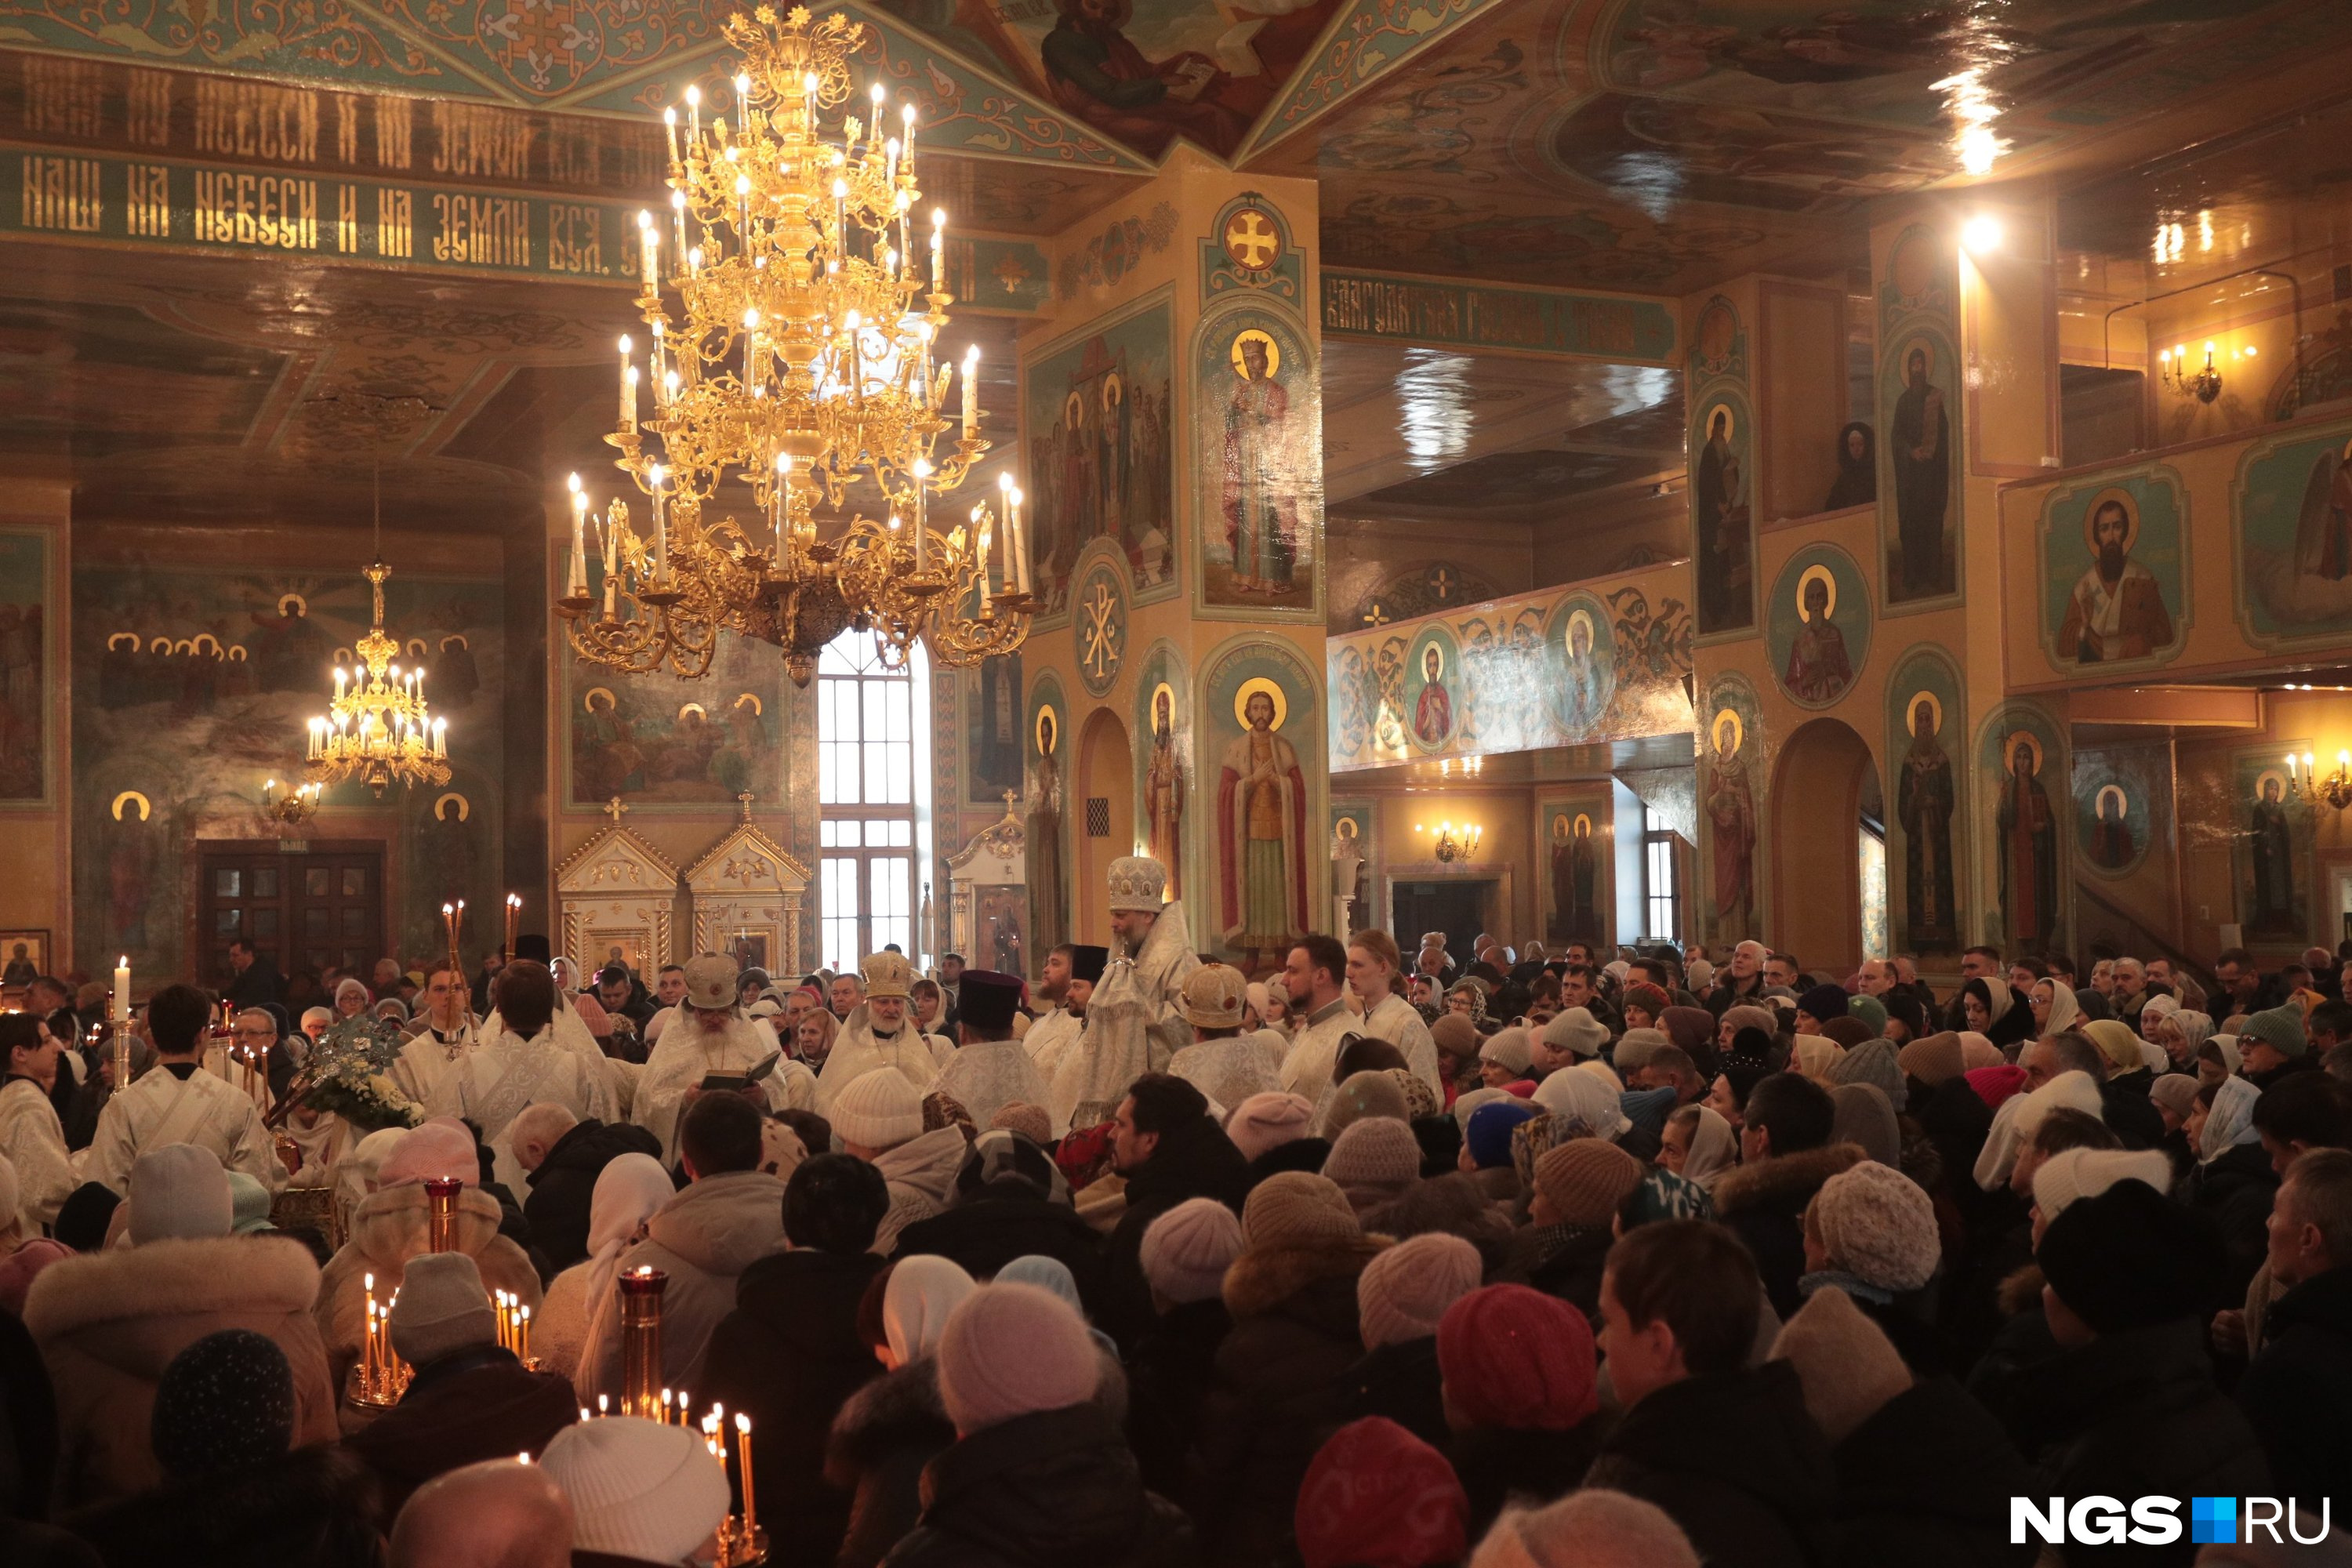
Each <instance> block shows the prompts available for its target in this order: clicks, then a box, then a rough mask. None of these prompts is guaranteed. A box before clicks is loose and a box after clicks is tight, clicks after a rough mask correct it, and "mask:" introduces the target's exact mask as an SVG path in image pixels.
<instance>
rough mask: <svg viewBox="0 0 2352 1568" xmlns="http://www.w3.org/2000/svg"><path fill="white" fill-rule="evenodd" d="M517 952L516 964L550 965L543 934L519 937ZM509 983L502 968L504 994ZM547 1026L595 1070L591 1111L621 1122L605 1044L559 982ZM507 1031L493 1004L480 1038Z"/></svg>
mask: <svg viewBox="0 0 2352 1568" xmlns="http://www.w3.org/2000/svg"><path fill="white" fill-rule="evenodd" d="M515 951H516V952H518V953H519V954H520V958H518V959H517V960H516V962H517V963H537V964H539V965H541V967H546V965H547V963H548V942H547V939H546V938H545V937H543V936H532V935H530V934H528V933H526V934H525V935H523V936H521V937H519V938H517V939H516V941H515ZM508 967H509V968H511V967H512V965H511V964H509V966H508ZM549 974H550V979H551V981H552V978H553V971H552V970H550V972H549ZM506 984H507V975H506V971H505V970H500V971H499V991H500V992H501V993H503V992H504V991H505V989H506ZM548 1026H549V1027H550V1028H551V1029H553V1030H554V1031H555V1043H556V1044H557V1045H558V1046H561V1047H563V1049H565V1050H567V1051H569V1052H571V1053H572V1055H573V1056H574V1057H577V1058H579V1059H580V1062H581V1065H582V1066H583V1067H587V1068H593V1069H594V1070H593V1072H592V1073H591V1074H590V1078H591V1079H592V1082H591V1092H592V1093H593V1095H594V1096H595V1101H596V1108H595V1110H593V1111H592V1112H590V1114H592V1115H593V1116H594V1117H595V1118H596V1120H597V1121H619V1120H620V1119H621V1110H620V1106H621V1094H620V1089H619V1088H618V1086H617V1085H615V1083H614V1076H613V1067H612V1064H611V1062H610V1061H608V1060H607V1059H606V1058H605V1056H604V1047H602V1046H600V1045H598V1044H597V1043H596V1037H595V1035H594V1034H593V1033H592V1032H591V1031H590V1029H589V1027H588V1023H587V1020H586V1019H584V1018H583V1017H581V1016H580V1012H579V1009H577V1008H576V1007H574V1006H572V999H571V998H570V997H569V996H567V995H565V994H564V992H563V987H562V985H560V984H559V985H557V986H556V988H555V1016H554V1017H553V1018H551V1019H550V1020H549V1021H548ZM505 1032H507V1031H506V1023H505V1020H503V1019H501V1018H500V1017H499V1013H498V1009H497V1008H495V1007H494V1008H492V1009H491V1010H490V1016H488V1017H487V1018H485V1019H483V1020H482V1026H481V1033H480V1037H481V1038H482V1039H485V1040H495V1039H497V1038H498V1037H499V1036H500V1035H501V1034H503V1033H505Z"/></svg>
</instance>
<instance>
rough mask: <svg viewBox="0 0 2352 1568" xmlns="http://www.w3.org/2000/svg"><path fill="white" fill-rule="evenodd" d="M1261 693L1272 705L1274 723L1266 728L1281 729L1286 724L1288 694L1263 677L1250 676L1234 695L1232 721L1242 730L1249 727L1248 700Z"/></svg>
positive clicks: (1288, 715)
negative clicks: (1263, 693)
mask: <svg viewBox="0 0 2352 1568" xmlns="http://www.w3.org/2000/svg"><path fill="white" fill-rule="evenodd" d="M1261 691H1263V692H1265V694H1266V696H1267V698H1268V699H1269V700H1272V701H1273V703H1274V722H1272V723H1271V724H1269V725H1267V726H1266V728H1267V729H1269V730H1279V729H1281V728H1282V726H1283V725H1284V723H1286V721H1288V720H1289V718H1290V697H1289V694H1288V693H1287V692H1286V691H1284V690H1283V689H1282V688H1281V686H1280V685H1278V684H1277V683H1276V682H1275V681H1273V680H1270V679H1267V678H1266V677H1265V676H1263V675H1253V676H1251V677H1250V678H1249V679H1247V680H1244V681H1243V682H1242V684H1241V689H1239V690H1238V691H1235V692H1234V721H1236V722H1238V723H1239V724H1240V725H1241V727H1242V728H1243V729H1244V730H1246V729H1248V728H1249V727H1250V721H1249V700H1250V699H1251V698H1253V697H1255V696H1256V695H1257V694H1258V693H1259V692H1261Z"/></svg>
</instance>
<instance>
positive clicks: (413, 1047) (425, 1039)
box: [392, 963, 492, 1105]
mask: <svg viewBox="0 0 2352 1568" xmlns="http://www.w3.org/2000/svg"><path fill="white" fill-rule="evenodd" d="M468 1002H469V999H468V997H467V992H466V987H465V985H464V984H463V983H461V982H459V981H458V980H457V975H456V974H455V973H452V972H451V971H450V968H449V966H448V965H447V964H446V963H437V964H435V965H434V966H433V971H432V973H429V974H427V975H426V976H425V1006H424V1009H423V1010H422V1011H421V1012H419V1013H418V1014H417V1016H416V1023H415V1026H413V1027H412V1028H410V1030H409V1031H408V1042H407V1043H406V1044H405V1045H404V1046H402V1047H400V1056H399V1058H398V1059H397V1060H395V1061H394V1063H393V1064H392V1081H393V1082H394V1083H396V1084H398V1085H399V1086H400V1092H401V1093H403V1094H404V1095H406V1096H408V1098H409V1099H411V1100H415V1101H416V1103H417V1104H419V1105H431V1104H432V1103H434V1101H435V1100H436V1099H437V1098H439V1095H440V1090H441V1081H442V1079H446V1078H447V1077H449V1076H450V1075H451V1073H452V1072H453V1071H454V1070H455V1069H456V1068H457V1064H458V1063H459V1062H460V1061H462V1060H464V1059H465V1058H467V1056H469V1055H471V1054H472V1053H473V1052H474V1051H476V1050H478V1049H479V1048H480V1047H481V1045H482V1042H483V1040H484V1039H485V1038H492V1037H488V1036H485V1035H484V1033H483V1026H481V1025H479V1024H477V1023H476V1022H475V1021H474V1009H473V1008H472V1006H471V1005H468Z"/></svg>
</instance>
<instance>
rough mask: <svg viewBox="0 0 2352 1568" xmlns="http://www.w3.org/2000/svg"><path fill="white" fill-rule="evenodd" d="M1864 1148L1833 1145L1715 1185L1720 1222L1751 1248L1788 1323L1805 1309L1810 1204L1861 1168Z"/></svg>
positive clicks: (1733, 1174)
mask: <svg viewBox="0 0 2352 1568" xmlns="http://www.w3.org/2000/svg"><path fill="white" fill-rule="evenodd" d="M1863 1159H1864V1155H1863V1152H1862V1148H1861V1146H1860V1145H1859V1144H1854V1143H1832V1144H1831V1145H1830V1146H1829V1147H1827V1148H1825V1149H1806V1150H1802V1151H1801V1152H1797V1153H1794V1154H1781V1155H1776V1156H1775V1157H1773V1158H1771V1159H1769V1160H1763V1161H1759V1162H1758V1163H1754V1164H1750V1165H1742V1166H1740V1167H1739V1168H1738V1170H1736V1171H1726V1172H1725V1173H1723V1174H1722V1175H1721V1176H1720V1177H1718V1178H1717V1180H1716V1184H1715V1217H1716V1220H1717V1223H1718V1224H1721V1225H1724V1226H1729V1227H1730V1229H1731V1232H1732V1234H1733V1235H1735V1236H1737V1237H1739V1239H1740V1240H1741V1241H1743V1242H1745V1243H1747V1245H1748V1253H1749V1254H1750V1255H1751V1256H1752V1257H1753V1258H1755V1259H1756V1271H1757V1273H1759V1274H1760V1275H1762V1276H1763V1278H1764V1293H1765V1294H1766V1295H1767V1296H1769V1297H1770V1298H1771V1300H1772V1310H1774V1311H1775V1312H1778V1313H1779V1314H1780V1321H1782V1322H1784V1323H1785V1322H1787V1321H1789V1320H1790V1318H1792V1317H1794V1316H1795V1315H1796V1311H1797V1309H1798V1308H1799V1307H1801V1306H1802V1305H1803V1304H1804V1297H1803V1296H1802V1295H1801V1294H1800V1293H1799V1292H1798V1289H1797V1281H1798V1279H1800V1278H1801V1277H1802V1276H1803V1274H1804V1272H1805V1205H1807V1204H1810V1203H1811V1202H1812V1201H1813V1194H1815V1193H1818V1192H1820V1191H1821V1190H1822V1183H1823V1182H1826V1181H1828V1180H1829V1179H1830V1178H1831V1177H1832V1176H1834V1175H1836V1174H1838V1173H1840V1172H1842V1171H1849V1170H1852V1169H1853V1167H1854V1166H1856V1165H1859V1164H1860V1163H1862V1162H1863Z"/></svg>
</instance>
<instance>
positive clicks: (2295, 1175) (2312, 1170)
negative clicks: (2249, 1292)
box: [2238, 1149, 2352, 1519]
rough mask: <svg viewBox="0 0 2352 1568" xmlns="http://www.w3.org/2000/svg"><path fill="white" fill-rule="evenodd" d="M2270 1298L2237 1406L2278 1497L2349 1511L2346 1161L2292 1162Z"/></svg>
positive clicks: (2351, 1204) (2351, 1343) (2333, 1154)
mask: <svg viewBox="0 0 2352 1568" xmlns="http://www.w3.org/2000/svg"><path fill="white" fill-rule="evenodd" d="M2270 1269H2271V1283H2272V1286H2273V1289H2280V1290H2284V1294H2283V1295H2279V1296H2275V1297H2273V1299H2272V1300H2271V1304H2270V1309H2269V1310H2268V1311H2266V1312H2265V1313H2264V1314H2263V1348H2262V1350H2261V1352H2260V1353H2258V1354H2257V1355H2256V1356H2255V1357H2254V1360H2253V1364H2252V1365H2251V1366H2249V1367H2247V1368H2246V1375H2245V1377H2244V1378H2243V1380H2242V1381H2241V1382H2240V1383H2239V1384H2238V1403H2239V1405H2241V1406H2242V1407H2243V1409H2244V1410H2245V1412H2246V1418H2247V1419H2248V1420H2249V1421H2251V1422H2252V1424H2253V1428H2254V1436H2257V1437H2259V1438H2261V1439H2262V1445H2263V1453H2264V1454H2266V1455H2267V1456H2268V1457H2269V1458H2270V1463H2271V1479H2273V1482H2275V1483H2276V1485H2277V1487H2278V1489H2279V1495H2280V1496H2282V1497H2292V1498H2296V1499H2299V1500H2302V1501H2303V1503H2304V1504H2305V1506H2309V1505H2310V1504H2311V1503H2313V1502H2314V1501H2315V1500H2318V1499H2320V1498H2326V1500H2328V1502H2329V1504H2330V1506H2331V1508H2332V1510H2333V1511H2334V1514H2335V1516H2336V1518H2338V1519H2341V1518H2343V1517H2345V1515H2346V1514H2347V1511H2352V1153H2347V1152H2345V1151H2344V1150H2341V1149H2315V1150H2313V1151H2311V1152H2308V1153H2305V1154H2303V1155H2301V1156H2299V1157H2298V1158H2297V1159H2296V1160H2295V1162H2294V1167H2293V1169H2292V1170H2291V1171H2290V1172H2289V1173H2288V1175H2287V1179H2286V1184H2285V1185H2284V1186H2282V1187H2281V1188H2279V1190H2278V1197H2277V1199H2276V1200H2275V1201H2274V1202H2273V1204H2272V1205H2271V1221H2270Z"/></svg>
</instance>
